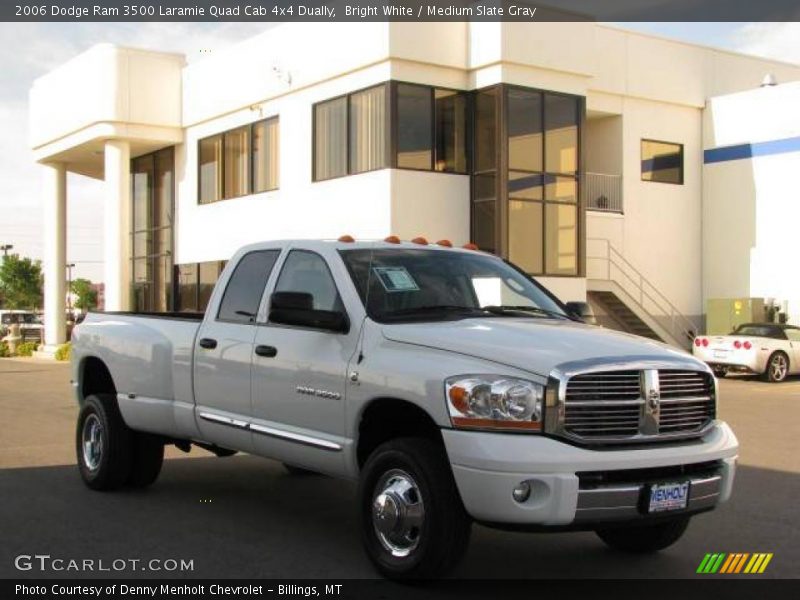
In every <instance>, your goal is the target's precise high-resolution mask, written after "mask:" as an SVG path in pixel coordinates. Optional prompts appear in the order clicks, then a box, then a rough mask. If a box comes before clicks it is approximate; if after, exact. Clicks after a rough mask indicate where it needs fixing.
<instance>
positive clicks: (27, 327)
mask: <svg viewBox="0 0 800 600" xmlns="http://www.w3.org/2000/svg"><path fill="white" fill-rule="evenodd" d="M14 323H17V324H19V329H20V335H21V336H22V338H23V339H24V340H25V341H39V340H40V339H41V337H42V328H43V327H44V325H43V324H42V319H41V316H40V315H39V314H38V313H35V312H33V311H30V310H0V338H2V337H5V336H6V335H8V333H9V330H10V329H9V328H10V327H11V325H13V324H14Z"/></svg>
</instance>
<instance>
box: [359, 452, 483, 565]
mask: <svg viewBox="0 0 800 600" xmlns="http://www.w3.org/2000/svg"><path fill="white" fill-rule="evenodd" d="M358 495H359V510H360V513H361V514H360V521H361V537H362V542H363V544H364V549H365V551H366V553H367V556H368V557H369V559H370V560H371V561H372V563H373V564H374V565H375V568H376V569H377V570H378V571H379V572H380V573H381V574H382V575H383V576H384V577H386V578H389V579H397V580H407V579H426V578H433V577H440V576H442V575H444V574H446V573H447V572H448V571H450V570H451V569H452V568H454V567H455V566H456V565H457V564H458V563H459V561H460V560H461V558H462V557H463V555H464V552H465V551H466V548H467V545H468V543H469V535H470V528H471V526H472V522H471V520H470V517H469V515H467V512H466V510H465V509H464V505H463V504H462V502H461V497H460V496H459V494H458V489H457V488H456V483H455V480H454V479H453V473H452V470H451V468H450V464H449V462H448V461H447V456H446V454H445V452H444V449H443V448H442V447H441V445H440V444H437V443H435V442H433V441H431V440H427V439H419V438H399V439H396V440H392V441H390V442H386V443H385V444H382V445H381V446H379V447H378V448H377V449H376V450H375V451H374V452H373V453H372V454H371V455H370V457H369V459H368V460H367V462H366V464H365V465H364V468H363V470H362V473H361V478H360V480H359V485H358Z"/></svg>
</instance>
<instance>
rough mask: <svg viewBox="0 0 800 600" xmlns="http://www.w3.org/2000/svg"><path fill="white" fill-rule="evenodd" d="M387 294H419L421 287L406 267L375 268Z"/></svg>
mask: <svg viewBox="0 0 800 600" xmlns="http://www.w3.org/2000/svg"><path fill="white" fill-rule="evenodd" d="M372 270H373V271H374V272H375V275H376V276H377V278H378V280H379V281H380V282H381V285H383V289H385V290H386V291H387V292H418V291H419V286H418V285H417V282H416V281H414V278H413V277H411V274H410V273H409V272H408V271H407V270H406V268H405V267H373V268H372Z"/></svg>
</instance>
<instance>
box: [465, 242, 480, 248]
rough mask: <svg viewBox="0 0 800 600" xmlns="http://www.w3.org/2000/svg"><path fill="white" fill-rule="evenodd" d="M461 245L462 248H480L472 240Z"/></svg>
mask: <svg viewBox="0 0 800 600" xmlns="http://www.w3.org/2000/svg"><path fill="white" fill-rule="evenodd" d="M461 247H462V248H463V249H464V250H480V248H478V245H477V244H473V243H472V242H470V243H469V244H464V245H463V246H461Z"/></svg>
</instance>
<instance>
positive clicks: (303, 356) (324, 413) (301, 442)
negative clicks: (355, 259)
mask: <svg viewBox="0 0 800 600" xmlns="http://www.w3.org/2000/svg"><path fill="white" fill-rule="evenodd" d="M273 291H274V292H298V293H300V294H310V295H311V297H312V298H313V309H315V310H336V311H344V306H343V304H342V299H341V296H340V294H339V291H338V289H337V286H336V283H335V280H334V277H333V276H332V275H331V270H330V268H329V266H328V264H327V262H326V261H325V259H324V258H323V257H322V256H321V255H320V254H317V253H316V252H312V251H310V250H302V249H294V250H291V252H290V253H289V254H288V255H287V256H286V260H285V261H284V263H283V266H282V267H281V270H280V274H279V275H278V279H277V281H276V284H275V288H274V290H273ZM306 297H307V296H306ZM357 343H358V327H355V326H352V325H351V326H350V328H349V331H348V332H347V333H341V332H332V331H327V330H320V329H313V328H310V327H299V326H288V325H282V324H277V323H272V322H267V323H265V324H264V325H263V326H261V327H259V328H258V331H257V332H256V339H255V356H254V358H253V423H252V426H251V427H252V430H253V445H254V447H255V451H256V453H258V454H263V455H265V456H270V457H273V458H276V459H278V460H282V461H284V462H287V463H290V464H294V465H299V466H302V467H308V468H311V469H315V470H319V471H322V472H330V473H337V472H340V471H341V469H342V468H343V465H344V461H343V458H342V446H343V443H344V434H345V430H344V398H345V381H346V371H347V366H348V363H349V361H350V359H351V357H352V356H353V354H354V352H355V350H356V346H357Z"/></svg>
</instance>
